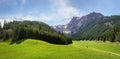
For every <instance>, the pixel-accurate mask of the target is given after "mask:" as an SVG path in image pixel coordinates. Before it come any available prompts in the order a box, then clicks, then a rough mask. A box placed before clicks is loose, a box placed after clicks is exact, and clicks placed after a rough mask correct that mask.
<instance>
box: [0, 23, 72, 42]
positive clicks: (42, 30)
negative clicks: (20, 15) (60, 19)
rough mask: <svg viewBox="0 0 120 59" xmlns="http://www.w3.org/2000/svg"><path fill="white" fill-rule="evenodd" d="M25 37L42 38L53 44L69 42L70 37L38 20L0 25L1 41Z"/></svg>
mask: <svg viewBox="0 0 120 59" xmlns="http://www.w3.org/2000/svg"><path fill="white" fill-rule="evenodd" d="M27 38H31V39H38V40H43V41H46V42H49V43H54V44H70V43H72V39H71V38H69V37H67V36H65V35H64V34H62V33H59V32H57V31H55V30H54V29H53V28H52V27H50V26H48V25H47V24H45V23H43V22H38V21H13V22H5V23H4V26H3V27H2V26H0V39H1V41H7V40H10V41H11V42H16V41H22V40H25V39H27Z"/></svg>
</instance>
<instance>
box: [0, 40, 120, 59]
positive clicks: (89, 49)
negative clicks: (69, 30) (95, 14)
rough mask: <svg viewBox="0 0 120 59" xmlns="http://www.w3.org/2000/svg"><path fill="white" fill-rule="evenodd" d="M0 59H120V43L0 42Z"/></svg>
mask: <svg viewBox="0 0 120 59" xmlns="http://www.w3.org/2000/svg"><path fill="white" fill-rule="evenodd" d="M0 59H120V43H110V42H106V43H104V42H96V41H73V44H70V45H55V44H49V43H47V42H44V41H39V40H32V39H27V40H25V41H24V42H22V43H20V44H12V45H10V44H9V43H8V42H0Z"/></svg>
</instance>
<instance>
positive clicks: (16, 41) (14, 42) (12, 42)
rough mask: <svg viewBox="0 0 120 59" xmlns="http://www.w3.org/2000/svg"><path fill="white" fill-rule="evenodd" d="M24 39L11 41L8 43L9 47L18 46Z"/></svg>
mask: <svg viewBox="0 0 120 59" xmlns="http://www.w3.org/2000/svg"><path fill="white" fill-rule="evenodd" d="M25 40H26V39H19V40H12V41H11V42H10V45H12V44H20V43H22V42H23V41H25Z"/></svg>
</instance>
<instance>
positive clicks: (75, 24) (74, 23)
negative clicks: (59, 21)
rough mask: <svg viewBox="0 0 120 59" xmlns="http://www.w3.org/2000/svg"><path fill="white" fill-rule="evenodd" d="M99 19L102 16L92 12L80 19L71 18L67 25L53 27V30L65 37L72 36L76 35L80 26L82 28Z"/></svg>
mask: <svg viewBox="0 0 120 59" xmlns="http://www.w3.org/2000/svg"><path fill="white" fill-rule="evenodd" d="M100 17H104V16H103V15H102V14H101V13H96V12H92V13H90V14H88V15H85V16H82V17H73V18H72V20H71V21H70V22H69V23H68V24H67V25H57V26H55V29H56V30H57V31H60V32H63V33H65V34H67V35H72V34H75V33H77V32H78V30H79V28H80V27H81V26H84V25H86V24H88V23H89V22H92V21H94V20H96V19H97V18H100Z"/></svg>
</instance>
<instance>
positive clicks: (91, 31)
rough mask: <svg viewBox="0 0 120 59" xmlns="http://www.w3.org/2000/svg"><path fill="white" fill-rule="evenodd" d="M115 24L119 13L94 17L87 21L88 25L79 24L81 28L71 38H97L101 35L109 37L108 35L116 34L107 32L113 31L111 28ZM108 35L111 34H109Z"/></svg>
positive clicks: (117, 22) (119, 19)
mask: <svg viewBox="0 0 120 59" xmlns="http://www.w3.org/2000/svg"><path fill="white" fill-rule="evenodd" d="M117 24H120V16H119V15H113V16H104V17H101V18H98V19H96V20H95V21H93V22H90V23H88V25H85V26H81V28H79V31H78V32H77V33H75V34H73V35H72V38H74V39H86V40H92V39H98V38H101V37H102V38H104V37H105V38H109V39H110V37H113V36H116V35H114V34H113V33H112V34H108V33H111V32H112V31H113V29H116V28H115V27H116V25H117ZM117 27H120V26H117ZM111 30H112V31H111ZM117 30H118V29H117ZM113 32H115V31H113ZM106 33H107V34H106ZM106 35H107V36H108V37H107V36H106ZM109 35H111V36H109ZM105 38H104V39H105ZM113 39H115V38H112V40H113ZM107 40H108V39H107Z"/></svg>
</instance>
